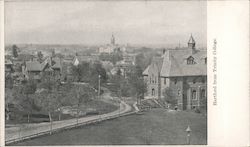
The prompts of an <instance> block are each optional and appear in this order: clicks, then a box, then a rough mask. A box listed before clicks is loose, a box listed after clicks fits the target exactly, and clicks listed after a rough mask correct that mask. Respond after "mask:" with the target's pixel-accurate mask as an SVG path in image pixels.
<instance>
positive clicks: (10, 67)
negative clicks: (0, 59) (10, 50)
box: [5, 59, 13, 75]
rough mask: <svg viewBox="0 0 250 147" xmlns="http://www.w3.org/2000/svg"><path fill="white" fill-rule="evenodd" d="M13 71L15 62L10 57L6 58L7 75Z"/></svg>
mask: <svg viewBox="0 0 250 147" xmlns="http://www.w3.org/2000/svg"><path fill="white" fill-rule="evenodd" d="M12 72H13V63H12V61H11V60H10V59H5V75H8V74H11V73H12Z"/></svg>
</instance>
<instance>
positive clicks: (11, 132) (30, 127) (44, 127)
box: [5, 101, 132, 142]
mask: <svg viewBox="0 0 250 147" xmlns="http://www.w3.org/2000/svg"><path fill="white" fill-rule="evenodd" d="M131 110H132V108H131V106H130V105H128V104H126V103H125V102H124V101H121V105H120V108H119V109H118V110H116V111H113V112H110V113H107V114H102V115H95V116H90V117H83V118H79V119H78V123H79V124H80V123H84V122H89V121H94V120H101V119H105V118H109V117H112V116H115V115H119V114H124V113H127V112H129V111H131ZM76 123H77V121H76V119H69V120H62V121H53V124H52V130H56V129H59V128H64V127H67V126H72V125H76ZM50 127H51V125H50V123H49V122H45V123H30V124H24V125H19V126H16V127H10V128H5V142H6V141H10V140H13V139H19V138H23V137H26V136H30V135H34V134H38V133H41V132H46V131H50ZM20 128H21V132H20Z"/></svg>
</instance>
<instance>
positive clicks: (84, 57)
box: [73, 55, 99, 66]
mask: <svg viewBox="0 0 250 147" xmlns="http://www.w3.org/2000/svg"><path fill="white" fill-rule="evenodd" d="M98 60H99V58H98V56H92V55H81V56H75V57H74V59H73V65H74V66H77V65H79V64H80V63H82V62H90V63H93V62H96V61H98Z"/></svg>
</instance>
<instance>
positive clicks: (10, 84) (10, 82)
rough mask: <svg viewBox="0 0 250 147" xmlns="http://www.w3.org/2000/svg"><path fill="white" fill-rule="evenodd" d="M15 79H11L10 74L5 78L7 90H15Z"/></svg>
mask: <svg viewBox="0 0 250 147" xmlns="http://www.w3.org/2000/svg"><path fill="white" fill-rule="evenodd" d="M13 83H14V81H13V78H12V77H11V75H10V74H8V75H6V76H5V88H9V89H12V88H13Z"/></svg>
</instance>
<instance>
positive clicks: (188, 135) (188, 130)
mask: <svg viewBox="0 0 250 147" xmlns="http://www.w3.org/2000/svg"><path fill="white" fill-rule="evenodd" d="M191 131H192V130H191V128H190V126H188V127H187V129H186V132H187V144H190V133H191Z"/></svg>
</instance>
